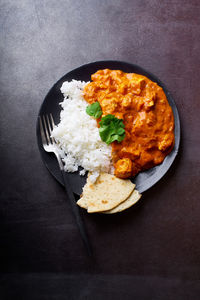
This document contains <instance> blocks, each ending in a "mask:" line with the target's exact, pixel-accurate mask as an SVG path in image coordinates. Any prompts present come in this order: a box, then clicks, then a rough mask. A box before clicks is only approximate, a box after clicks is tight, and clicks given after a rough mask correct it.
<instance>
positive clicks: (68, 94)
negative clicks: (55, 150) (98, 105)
mask: <svg viewBox="0 0 200 300" xmlns="http://www.w3.org/2000/svg"><path fill="white" fill-rule="evenodd" d="M86 84H87V83H86V82H81V81H77V80H72V81H71V82H67V81H65V82H64V83H63V84H62V87H61V92H62V93H63V95H64V101H63V102H62V103H60V105H61V106H62V110H61V113H60V123H59V124H58V125H57V126H56V127H55V128H54V130H53V132H52V136H53V137H54V138H55V139H56V141H57V142H58V143H59V145H60V154H61V157H62V159H63V162H64V168H65V171H67V172H75V171H77V170H78V167H79V166H80V167H82V170H81V171H80V172H79V173H80V175H84V174H85V172H86V171H90V172H92V176H90V180H91V181H92V182H94V181H95V180H96V178H97V177H98V176H99V173H100V172H109V171H110V170H111V168H112V166H111V146H108V145H107V144H106V143H104V142H102V140H101V138H100V136H99V131H98V128H97V123H96V120H95V119H93V118H92V117H90V116H89V115H88V114H87V113H86V107H87V105H88V103H87V102H86V101H85V100H84V98H83V96H82V90H83V88H84V86H85V85H86Z"/></svg>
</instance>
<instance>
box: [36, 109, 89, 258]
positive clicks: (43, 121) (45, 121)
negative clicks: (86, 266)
mask: <svg viewBox="0 0 200 300" xmlns="http://www.w3.org/2000/svg"><path fill="white" fill-rule="evenodd" d="M39 119H40V134H41V139H42V145H43V148H44V150H45V151H46V152H53V153H54V154H55V156H56V158H57V160H58V164H59V168H60V171H61V173H62V176H63V181H64V184H65V190H66V193H67V196H68V198H69V201H70V204H71V208H72V211H73V214H74V217H75V220H76V223H77V225H78V228H79V231H80V234H81V237H82V240H83V242H84V244H85V246H86V248H87V251H88V254H89V255H90V256H91V255H92V251H91V246H90V243H89V240H88V237H87V234H86V230H85V226H84V223H83V220H82V218H81V216H80V211H79V208H78V206H77V204H76V200H75V197H74V193H73V191H72V189H71V186H70V183H69V182H68V179H67V176H65V171H64V165H63V162H62V159H61V157H60V154H59V151H58V145H57V143H56V141H55V139H54V138H53V137H51V133H52V130H53V128H54V126H55V124H54V120H53V116H52V114H50V115H49V116H48V115H46V116H44V115H43V116H42V117H41V116H40V117H39Z"/></svg>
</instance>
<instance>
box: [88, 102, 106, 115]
mask: <svg viewBox="0 0 200 300" xmlns="http://www.w3.org/2000/svg"><path fill="white" fill-rule="evenodd" d="M86 113H87V114H88V115H89V116H92V117H94V118H95V119H98V118H100V117H101V115H102V110H101V106H100V104H99V102H98V101H97V102H94V103H92V104H90V105H88V106H87V108H86Z"/></svg>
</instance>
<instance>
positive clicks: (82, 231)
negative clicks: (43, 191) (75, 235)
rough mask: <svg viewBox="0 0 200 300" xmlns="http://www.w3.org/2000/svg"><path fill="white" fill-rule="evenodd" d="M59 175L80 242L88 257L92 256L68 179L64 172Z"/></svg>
mask: <svg viewBox="0 0 200 300" xmlns="http://www.w3.org/2000/svg"><path fill="white" fill-rule="evenodd" d="M61 173H62V177H63V181H64V184H65V190H66V193H67V196H68V199H69V202H70V205H71V208H72V211H73V214H74V217H75V220H76V223H77V225H78V228H79V231H80V234H81V237H82V240H83V242H84V244H85V246H86V248H87V252H88V254H89V256H92V249H91V246H90V243H89V240H88V236H87V233H86V229H85V225H84V223H83V219H82V218H81V215H80V210H79V207H78V205H77V204H76V200H75V197H74V193H73V191H72V189H71V185H70V182H69V180H68V178H67V176H66V174H65V171H64V170H61Z"/></svg>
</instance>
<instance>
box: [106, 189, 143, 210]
mask: <svg viewBox="0 0 200 300" xmlns="http://www.w3.org/2000/svg"><path fill="white" fill-rule="evenodd" d="M141 196H142V195H141V194H140V193H139V192H138V191H137V190H134V191H133V192H132V193H131V195H130V196H129V197H128V198H127V199H126V200H125V201H124V202H122V203H120V204H119V205H118V206H116V207H115V208H113V209H111V210H108V211H105V212H104V213H105V214H115V213H118V212H121V211H123V210H125V209H127V208H129V207H131V206H132V205H134V204H135V203H136V202H138V201H139V200H140V198H141Z"/></svg>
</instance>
